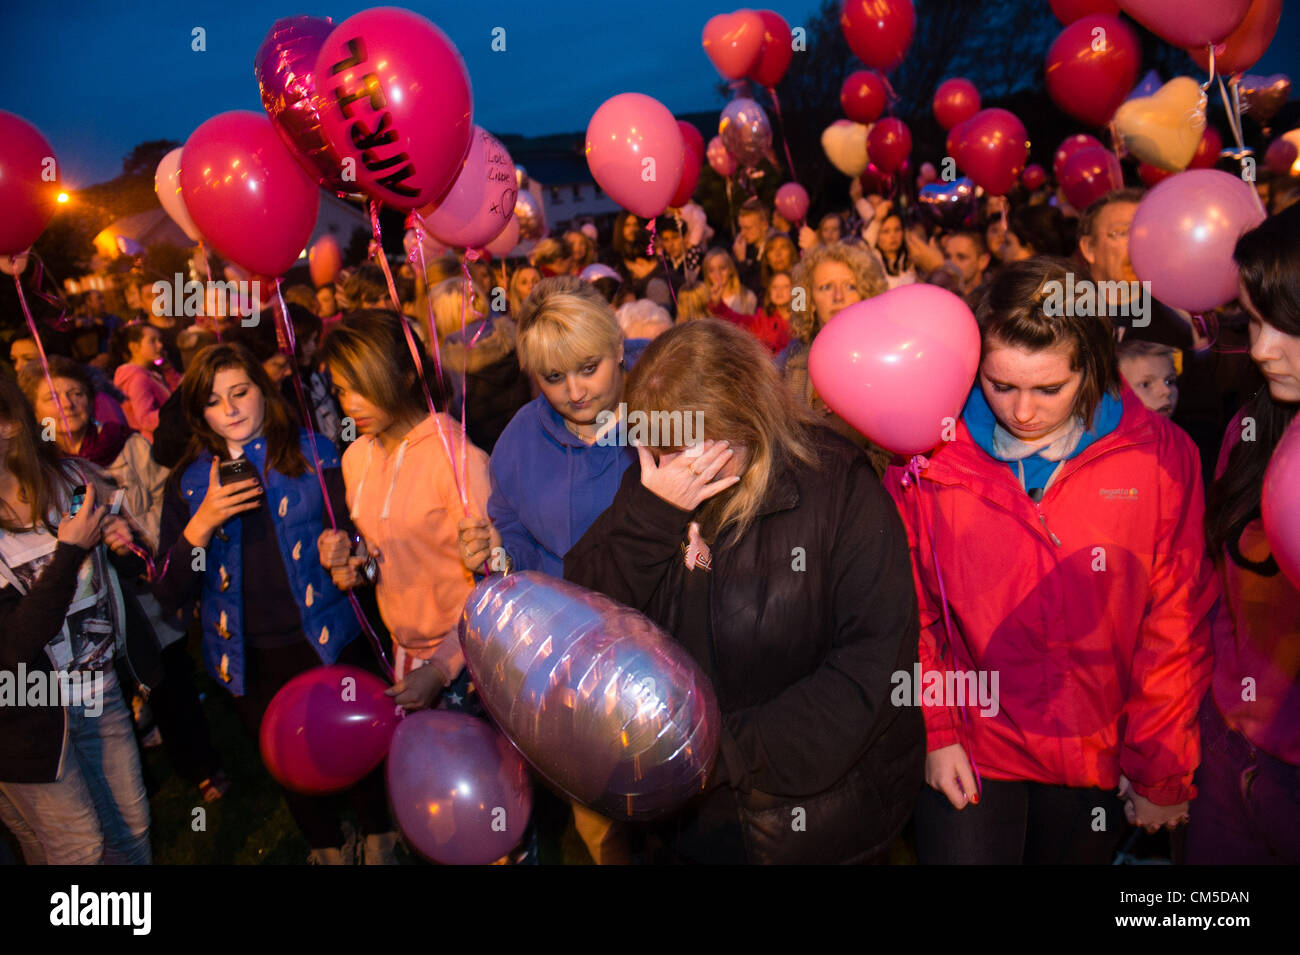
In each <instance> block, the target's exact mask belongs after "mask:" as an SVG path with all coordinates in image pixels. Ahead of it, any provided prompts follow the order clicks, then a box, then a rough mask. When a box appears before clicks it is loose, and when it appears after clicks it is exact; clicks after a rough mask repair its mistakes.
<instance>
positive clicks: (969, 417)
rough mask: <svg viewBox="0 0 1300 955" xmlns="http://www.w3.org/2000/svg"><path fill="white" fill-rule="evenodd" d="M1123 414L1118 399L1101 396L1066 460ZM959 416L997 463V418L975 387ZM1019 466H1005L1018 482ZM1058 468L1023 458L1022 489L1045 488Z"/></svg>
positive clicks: (1111, 428) (1034, 458)
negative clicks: (994, 435) (1086, 425)
mask: <svg viewBox="0 0 1300 955" xmlns="http://www.w3.org/2000/svg"><path fill="white" fill-rule="evenodd" d="M1123 412H1124V405H1123V403H1122V402H1121V401H1120V399H1118V398H1115V397H1113V396H1112V395H1111V394H1110V393H1109V392H1104V393H1103V394H1102V396H1101V404H1100V405H1098V406H1097V412H1096V414H1095V415H1093V419H1092V427H1091V428H1089V429H1088V430H1087V431H1085V432H1084V433H1083V437H1082V438H1080V439H1079V444H1078V446H1077V447H1075V449H1074V450H1073V451H1072V452H1071V453H1070V455H1069V457H1067V458H1066V460H1067V461H1068V460H1069V459H1070V458H1075V457H1078V456H1079V455H1080V454H1082V453H1083V450H1084V448H1086V447H1088V445H1090V444H1093V443H1095V442H1096V441H1099V440H1101V439H1102V438H1104V437H1105V436H1106V435H1108V434H1110V433H1111V432H1112V431H1114V430H1115V429H1116V428H1117V427H1118V426H1119V419H1120V416H1121V415H1122V414H1123ZM961 416H962V420H963V421H965V422H966V427H967V429H968V430H969V431H970V436H971V439H972V440H973V441H974V442H975V443H976V444H978V445H979V447H980V450H982V451H983V452H984V453H985V454H987V455H988V456H989V457H991V458H993V459H994V460H997V459H998V457H997V455H996V454H994V453H993V427H994V425H996V424H997V418H995V417H994V415H993V409H992V408H990V407H989V404H988V402H987V401H986V400H985V398H984V392H983V390H982V389H981V388H980V386H979V385H978V384H976V385H975V387H974V388H972V389H971V393H970V397H969V398H967V399H966V406H965V407H964V408H963V409H962V413H961ZM1019 463H1020V462H1016V461H1007V462H1006V465H1007V467H1009V468H1010V469H1011V473H1012V474H1015V475H1017V480H1019V473H1020V469H1019V467H1018V466H1017V465H1018V464H1019ZM1058 464H1060V462H1059V461H1048V460H1047V459H1045V458H1043V457H1041V456H1040V455H1037V454H1031V455H1030V456H1029V457H1027V458H1025V459H1024V465H1025V487H1026V488H1037V487H1043V486H1044V485H1046V484H1047V481H1048V480H1049V479H1050V478H1051V476H1052V472H1053V471H1055V470H1056V467H1057V465H1058Z"/></svg>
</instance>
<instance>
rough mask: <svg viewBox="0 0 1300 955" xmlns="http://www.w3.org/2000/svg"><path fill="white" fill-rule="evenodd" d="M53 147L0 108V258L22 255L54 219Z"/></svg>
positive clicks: (30, 126)
mask: <svg viewBox="0 0 1300 955" xmlns="http://www.w3.org/2000/svg"><path fill="white" fill-rule="evenodd" d="M47 170H49V171H50V172H51V173H57V172H58V164H57V163H56V162H55V159H54V148H53V147H52V146H51V145H50V141H49V140H48V139H46V138H45V136H44V135H43V134H42V133H41V131H40V130H39V129H37V128H36V127H35V126H33V125H32V124H31V123H29V122H27V120H25V119H23V118H22V117H21V116H18V115H16V114H14V113H9V112H6V111H5V110H2V109H0V255H4V256H10V255H18V254H19V253H20V252H26V251H27V250H28V249H29V248H31V245H32V243H33V242H35V241H36V240H37V239H38V238H40V235H41V233H42V232H44V231H45V227H46V226H47V225H49V224H50V220H51V219H52V218H54V210H55V209H57V208H58V199H57V197H58V193H59V186H58V183H57V182H46V180H45V175H46V171H47Z"/></svg>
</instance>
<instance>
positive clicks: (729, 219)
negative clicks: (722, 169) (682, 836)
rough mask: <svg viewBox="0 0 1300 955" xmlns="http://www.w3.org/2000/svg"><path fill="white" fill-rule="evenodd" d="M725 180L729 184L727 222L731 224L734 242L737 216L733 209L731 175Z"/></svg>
mask: <svg viewBox="0 0 1300 955" xmlns="http://www.w3.org/2000/svg"><path fill="white" fill-rule="evenodd" d="M724 182H725V183H726V185H727V224H728V225H729V226H731V238H732V241H733V242H734V241H735V238H736V217H735V215H734V214H733V213H732V209H731V207H732V198H731V177H730V176H728V177H727V178H726V179H725V180H724Z"/></svg>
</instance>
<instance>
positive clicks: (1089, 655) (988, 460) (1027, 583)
mask: <svg viewBox="0 0 1300 955" xmlns="http://www.w3.org/2000/svg"><path fill="white" fill-rule="evenodd" d="M974 417H975V418H976V419H977V420H972V416H971V415H970V414H963V416H962V420H961V421H960V422H959V423H958V424H957V427H956V436H955V438H954V439H953V440H951V441H949V442H948V443H947V444H944V445H942V446H941V447H940V448H939V450H937V451H936V452H935V453H934V454H933V456H931V457H930V459H929V462H928V465H927V466H926V467H925V469H924V470H923V471H922V472H921V479H920V482H919V484H917V483H914V482H910V481H907V482H905V481H904V476H905V471H904V469H902V468H900V467H897V466H895V467H891V468H890V469H889V471H888V472H887V473H886V476H885V487H886V489H887V490H888V491H889V493H890V494H891V495H892V496H893V498H894V500H895V502H896V503H897V505H898V509H899V511H900V512H901V514H902V516H903V522H904V524H905V525H906V526H907V531H908V539H909V544H910V546H911V550H912V562H913V567H914V572H915V578H916V592H917V597H918V600H919V603H920V611H921V654H920V655H921V665H922V668H923V671H922V672H923V673H924V672H926V671H932V670H937V671H940V672H941V673H942V674H943V675H944V683H945V685H952V686H956V685H957V684H956V683H955V682H954V681H953V677H954V676H956V675H960V674H969V673H972V672H975V673H984V674H986V675H987V676H988V678H989V679H990V681H991V678H992V676H993V675H994V674H996V676H997V678H998V683H997V684H996V686H997V699H996V706H989V707H981V706H978V705H968V706H967V707H966V708H965V709H964V710H963V709H962V708H961V707H960V706H957V705H943V704H944V703H945V702H946V703H949V704H953V703H954V700H953V698H952V697H951V696H949V697H948V698H947V699H946V700H940V699H935V698H929V699H928V701H927V699H926V698H923V699H922V702H923V704H925V705H923V712H924V714H925V723H926V732H927V736H928V740H927V748H928V750H930V751H934V750H937V749H940V748H943V747H945V746H950V745H952V744H954V743H960V744H961V745H962V746H963V747H965V749H966V752H967V755H968V756H969V757H971V758H972V761H973V763H974V766H975V768H976V769H977V770H978V771H979V772H980V773H982V774H983V775H984V776H987V777H989V778H992V779H1002V780H1028V781H1034V782H1042V783H1048V784H1053V785H1064V786H1077V787H1098V788H1102V789H1113V788H1115V786H1116V785H1117V784H1118V781H1119V776H1120V774H1121V773H1122V774H1123V775H1125V776H1127V777H1128V779H1129V780H1130V781H1131V782H1132V784H1133V787H1134V789H1135V790H1136V791H1137V792H1138V793H1139V794H1141V795H1142V796H1144V797H1145V798H1147V799H1149V800H1151V801H1152V802H1154V803H1156V804H1157V805H1174V804H1177V803H1180V802H1183V801H1185V800H1187V799H1190V798H1191V797H1192V796H1193V795H1195V789H1194V788H1193V786H1192V774H1193V772H1194V770H1195V769H1196V766H1197V764H1198V763H1199V761H1200V743H1199V733H1198V730H1197V722H1196V712H1197V708H1198V706H1199V705H1200V702H1201V698H1202V697H1203V696H1204V694H1205V691H1206V688H1207V686H1208V684H1209V679H1210V670H1211V665H1212V660H1211V648H1210V626H1211V616H1212V614H1213V612H1214V609H1215V607H1216V601H1217V599H1218V596H1219V585H1218V581H1217V580H1216V577H1215V574H1214V572H1213V569H1212V567H1211V565H1210V562H1209V560H1208V559H1207V557H1206V551H1205V537H1204V533H1203V531H1202V527H1201V522H1202V518H1203V516H1204V509H1205V505H1204V492H1203V489H1202V487H1201V482H1200V479H1199V472H1200V466H1199V463H1198V460H1197V455H1196V449H1195V447H1194V446H1193V444H1192V442H1191V440H1190V439H1189V438H1188V437H1187V436H1186V435H1185V434H1183V433H1182V432H1181V431H1180V430H1178V429H1177V428H1176V427H1175V426H1174V425H1172V424H1170V423H1169V422H1168V421H1165V420H1164V419H1163V418H1160V417H1159V416H1158V415H1156V414H1154V413H1153V412H1150V411H1148V410H1147V409H1146V408H1144V407H1143V405H1142V403H1141V401H1140V400H1139V399H1138V398H1137V396H1136V395H1135V394H1134V393H1133V392H1132V391H1130V390H1129V389H1128V388H1125V389H1124V392H1123V399H1122V415H1121V417H1120V419H1119V420H1118V422H1117V423H1116V424H1115V427H1114V430H1112V431H1110V432H1109V433H1108V434H1105V435H1104V436H1100V437H1096V438H1095V440H1093V441H1092V442H1091V443H1088V444H1087V446H1086V447H1084V448H1083V450H1081V451H1078V452H1077V453H1076V454H1075V455H1074V456H1073V457H1070V458H1068V459H1067V460H1066V461H1065V462H1064V465H1063V466H1062V467H1061V469H1060V472H1059V473H1058V474H1057V475H1056V478H1055V480H1053V481H1052V482H1051V484H1050V486H1048V487H1047V490H1046V492H1045V493H1044V494H1043V497H1042V500H1041V501H1040V502H1038V503H1035V502H1034V501H1033V499H1031V497H1030V496H1029V495H1028V494H1027V493H1026V492H1025V490H1024V489H1023V488H1022V486H1021V485H1020V482H1019V480H1018V478H1017V477H1016V474H1015V472H1013V471H1012V469H1011V467H1009V466H1008V464H1007V462H1005V461H999V460H995V459H994V458H992V457H991V456H990V455H989V454H988V453H987V452H986V451H985V450H983V448H982V447H981V445H986V444H988V443H989V441H990V440H991V434H990V435H988V436H985V435H982V434H981V436H980V438H979V439H978V440H977V439H976V437H975V436H973V435H972V431H971V429H972V427H974V428H979V429H982V428H989V429H990V431H991V427H992V425H991V421H987V420H984V419H983V418H981V417H980V416H979V415H976V416H974ZM990 418H991V415H990ZM940 574H941V576H940ZM944 595H946V598H947V605H948V610H949V613H950V614H951V623H952V639H951V641H949V639H948V637H947V635H946V628H945V623H944V610H943V607H944V601H943V596H944ZM967 679H969V678H967ZM981 714H983V715H981Z"/></svg>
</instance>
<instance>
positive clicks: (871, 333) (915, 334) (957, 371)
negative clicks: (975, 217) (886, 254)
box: [808, 285, 980, 455]
mask: <svg viewBox="0 0 1300 955" xmlns="http://www.w3.org/2000/svg"><path fill="white" fill-rule="evenodd" d="M979 360H980V332H979V326H978V325H977V324H976V323H975V316H974V315H973V314H971V310H970V309H969V308H968V307H967V306H966V303H965V302H963V301H962V300H961V299H960V298H958V297H957V296H956V295H953V294H952V293H951V292H949V291H947V290H945V289H941V288H939V287H938V286H935V285H903V286H900V287H898V288H896V289H893V290H891V291H889V292H885V293H884V294H883V295H877V296H876V297H875V298H870V299H867V300H866V301H865V302H858V303H857V304H856V305H850V306H849V307H848V308H846V309H844V311H842V312H840V313H839V314H838V315H836V316H835V317H834V318H832V319H831V320H830V322H828V323H827V325H826V327H825V328H823V329H822V330H821V332H820V333H819V334H818V335H817V337H816V338H815V339H814V340H813V345H812V350H811V352H810V353H809V355H808V373H809V375H811V377H812V381H813V386H814V387H815V388H816V389H817V393H818V394H820V395H821V397H822V399H823V400H824V401H825V402H826V404H827V405H828V406H829V407H830V408H831V410H833V411H834V412H835V413H836V414H838V415H839V416H840V417H841V418H843V419H844V420H845V421H847V422H848V423H849V424H851V425H853V427H854V428H856V429H857V430H858V431H860V432H862V433H863V434H865V435H866V436H867V437H868V438H870V439H871V440H872V441H874V442H875V443H876V444H878V445H880V446H881V447H883V448H886V449H887V450H889V451H893V452H894V453H895V454H906V455H912V454H921V453H922V452H925V451H929V450H930V449H931V448H933V447H934V446H935V445H936V444H938V443H939V440H940V438H941V437H942V435H943V432H944V429H945V427H946V426H947V425H950V424H951V423H952V421H953V420H955V419H956V418H957V417H958V416H959V415H960V414H961V409H962V405H963V404H965V402H966V397H967V395H968V394H969V393H970V389H971V385H972V383H973V382H974V381H975V370H976V368H978V367H979Z"/></svg>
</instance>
